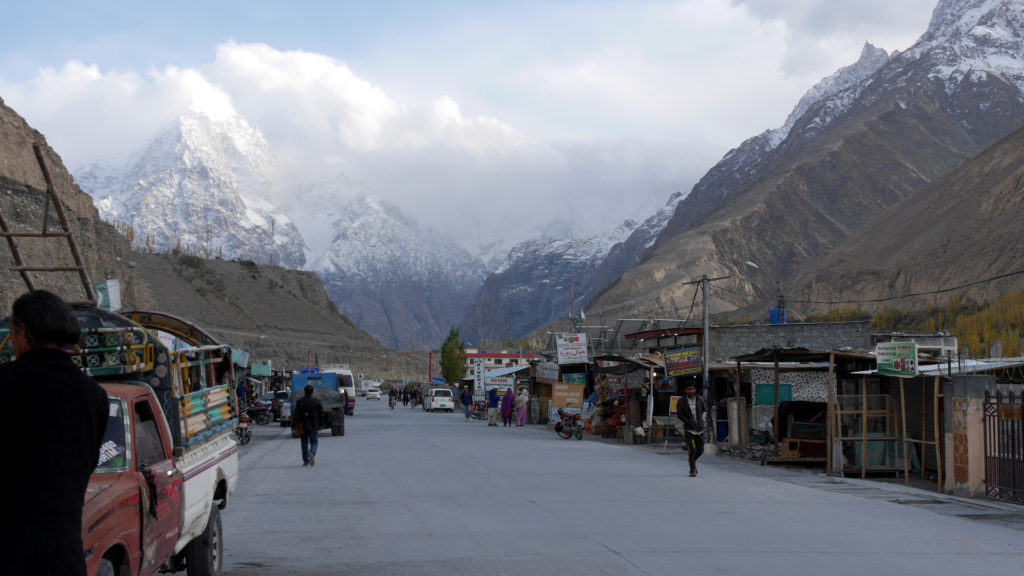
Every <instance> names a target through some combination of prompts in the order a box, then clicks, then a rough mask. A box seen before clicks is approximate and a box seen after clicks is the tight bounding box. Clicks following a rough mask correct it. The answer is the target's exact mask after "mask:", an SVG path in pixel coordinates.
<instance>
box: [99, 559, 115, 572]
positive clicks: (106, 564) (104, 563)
mask: <svg viewBox="0 0 1024 576" xmlns="http://www.w3.org/2000/svg"><path fill="white" fill-rule="evenodd" d="M96 576H117V570H115V569H114V564H113V563H112V562H111V561H110V560H107V559H106V558H103V559H102V560H100V564H99V566H97V567H96Z"/></svg>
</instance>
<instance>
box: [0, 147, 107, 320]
mask: <svg viewBox="0 0 1024 576" xmlns="http://www.w3.org/2000/svg"><path fill="white" fill-rule="evenodd" d="M32 149H33V150H34V151H35V154H36V159H37V160H38V161H39V168H40V169H41V170H42V171H43V178H44V179H46V205H45V206H44V208H43V222H42V228H41V230H40V231H39V232H15V231H12V230H11V228H10V226H8V225H7V219H6V218H4V214H3V208H2V206H0V236H3V237H4V238H6V239H7V246H8V247H9V248H10V250H11V256H12V257H13V258H14V266H13V267H12V268H11V270H14V271H17V272H18V273H19V274H21V278H22V280H24V282H25V286H26V287H27V288H28V289H29V290H30V291H31V290H35V289H36V283H35V280H34V278H33V276H32V273H33V272H62V273H73V272H77V273H78V277H79V278H80V279H81V281H82V287H83V288H84V289H85V296H86V300H83V301H78V302H74V301H68V304H70V305H72V306H96V293H95V292H94V291H93V287H92V282H91V281H90V280H89V273H88V272H87V271H86V269H85V265H84V264H83V263H82V257H81V255H80V254H79V252H78V244H77V243H76V242H75V237H74V234H73V233H72V231H71V227H70V226H69V225H68V218H67V215H66V214H65V213H64V204H63V203H62V202H61V200H60V197H59V196H58V195H57V187H56V186H55V185H54V183H53V178H52V177H51V176H50V170H49V168H47V166H46V160H45V158H44V156H43V150H42V147H40V146H39V143H33V144H32ZM51 204H52V205H53V209H54V210H53V211H54V213H56V215H57V219H58V220H59V221H60V229H59V230H50V229H49V228H50V226H49V224H50V222H49V220H50V205H51ZM18 238H41V239H43V240H44V241H45V240H46V239H49V238H66V239H67V242H68V248H69V249H70V250H71V256H72V257H73V258H74V262H75V264H74V266H29V265H27V264H26V263H25V261H24V259H23V258H22V255H21V250H20V249H19V248H18V240H17V239H18Z"/></svg>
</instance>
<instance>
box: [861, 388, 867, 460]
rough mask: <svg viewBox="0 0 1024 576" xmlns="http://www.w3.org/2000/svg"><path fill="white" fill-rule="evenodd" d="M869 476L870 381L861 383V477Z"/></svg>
mask: <svg viewBox="0 0 1024 576" xmlns="http://www.w3.org/2000/svg"><path fill="white" fill-rule="evenodd" d="M867 476H868V381H867V380H866V379H864V380H861V383H860V477H861V478H867Z"/></svg>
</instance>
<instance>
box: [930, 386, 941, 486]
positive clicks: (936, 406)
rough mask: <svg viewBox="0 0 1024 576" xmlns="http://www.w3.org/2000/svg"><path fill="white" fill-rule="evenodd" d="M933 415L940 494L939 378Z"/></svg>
mask: <svg viewBox="0 0 1024 576" xmlns="http://www.w3.org/2000/svg"><path fill="white" fill-rule="evenodd" d="M932 413H933V416H934V418H935V423H934V424H935V437H934V440H935V465H936V466H937V467H938V471H939V493H940V494H941V493H942V492H943V490H942V452H941V451H940V450H939V377H938V376H936V377H935V395H934V396H932Z"/></svg>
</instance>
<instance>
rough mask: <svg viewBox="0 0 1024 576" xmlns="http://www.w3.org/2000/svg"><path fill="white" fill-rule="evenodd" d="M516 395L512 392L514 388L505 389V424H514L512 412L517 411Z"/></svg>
mask: <svg viewBox="0 0 1024 576" xmlns="http://www.w3.org/2000/svg"><path fill="white" fill-rule="evenodd" d="M515 404H516V396H515V394H513V393H512V389H511V388H509V389H508V390H505V395H504V396H502V397H501V423H502V424H504V425H505V426H511V425H512V414H513V413H514V412H515Z"/></svg>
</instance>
